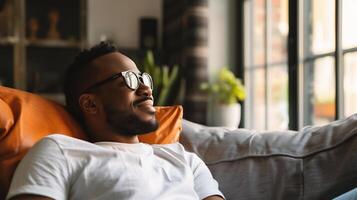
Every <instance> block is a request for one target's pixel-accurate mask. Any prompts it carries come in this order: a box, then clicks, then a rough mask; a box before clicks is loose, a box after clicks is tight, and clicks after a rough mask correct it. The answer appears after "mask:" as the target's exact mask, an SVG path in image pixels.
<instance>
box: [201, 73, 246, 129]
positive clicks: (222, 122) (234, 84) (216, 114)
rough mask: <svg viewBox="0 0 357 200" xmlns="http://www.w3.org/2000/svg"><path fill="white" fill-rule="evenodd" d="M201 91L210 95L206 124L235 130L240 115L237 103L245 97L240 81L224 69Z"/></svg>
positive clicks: (205, 84) (203, 85)
mask: <svg viewBox="0 0 357 200" xmlns="http://www.w3.org/2000/svg"><path fill="white" fill-rule="evenodd" d="M201 89H203V90H205V91H207V92H208V93H209V95H210V100H209V104H208V115H207V117H208V118H207V122H208V124H209V125H214V126H226V127H231V128H237V127H238V125H239V122H240V115H241V106H240V104H239V102H240V101H243V100H244V99H245V96H246V92H245V89H244V86H243V84H242V82H241V80H240V79H239V78H237V77H235V75H234V74H233V73H232V72H231V71H230V70H229V69H228V68H226V67H224V68H222V69H221V70H220V71H219V73H218V76H217V77H215V80H214V81H213V82H210V83H203V84H202V85H201Z"/></svg>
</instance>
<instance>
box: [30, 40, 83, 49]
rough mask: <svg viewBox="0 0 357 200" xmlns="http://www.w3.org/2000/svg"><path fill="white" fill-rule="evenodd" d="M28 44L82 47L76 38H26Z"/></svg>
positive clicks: (52, 46) (48, 46) (50, 46)
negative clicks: (30, 39)
mask: <svg viewBox="0 0 357 200" xmlns="http://www.w3.org/2000/svg"><path fill="white" fill-rule="evenodd" d="M25 44H26V45H27V46H34V47H47V48H80V47H81V44H80V42H78V41H75V40H36V41H29V40H26V42H25Z"/></svg>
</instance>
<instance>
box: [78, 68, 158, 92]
mask: <svg viewBox="0 0 357 200" xmlns="http://www.w3.org/2000/svg"><path fill="white" fill-rule="evenodd" d="M120 77H123V79H124V82H125V85H126V86H127V87H128V88H129V89H132V90H136V89H138V88H139V86H140V82H141V83H143V84H144V85H146V86H148V87H150V89H151V90H152V89H153V81H152V78H151V76H150V74H148V73H145V72H144V73H141V74H138V73H135V72H133V71H124V72H120V73H117V74H114V75H113V76H111V77H109V78H107V79H104V80H102V81H100V82H98V83H95V84H93V85H92V86H90V87H88V88H87V89H85V90H84V92H86V91H88V90H91V89H93V88H96V87H98V86H101V85H103V84H105V83H108V82H110V81H113V80H115V79H117V78H120Z"/></svg>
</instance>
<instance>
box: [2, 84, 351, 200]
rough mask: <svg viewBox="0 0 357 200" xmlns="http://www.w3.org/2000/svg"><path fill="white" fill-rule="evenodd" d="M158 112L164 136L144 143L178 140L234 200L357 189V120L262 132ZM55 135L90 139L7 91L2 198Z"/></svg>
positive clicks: (49, 110)
mask: <svg viewBox="0 0 357 200" xmlns="http://www.w3.org/2000/svg"><path fill="white" fill-rule="evenodd" d="M158 109H159V110H161V111H159V113H161V114H160V115H158V117H159V121H160V128H159V130H158V131H157V132H155V133H150V134H149V136H148V137H147V138H142V139H141V141H143V142H147V143H170V142H175V141H177V140H179V142H180V143H182V144H183V145H184V146H185V148H186V150H188V151H191V152H194V153H196V154H197V155H198V156H199V157H201V158H202V159H203V161H204V162H205V163H206V164H207V166H208V167H209V169H210V170H211V172H212V175H213V176H214V177H215V179H216V180H217V181H218V182H219V186H220V190H221V191H222V192H223V194H224V195H225V197H226V198H227V199H232V200H235V199H274V200H275V199H331V198H334V197H336V196H338V195H340V194H342V193H345V192H347V191H349V190H351V189H353V188H356V187H357V137H356V135H357V115H352V116H350V117H348V118H346V119H342V120H339V121H335V122H333V123H330V124H328V125H325V126H320V127H318V126H311V127H305V128H303V129H302V130H301V131H299V132H294V131H280V132H279V131H274V132H259V131H255V130H247V129H235V130H231V129H228V128H225V127H208V126H204V125H200V124H197V123H193V122H190V121H187V120H185V119H182V108H181V107H167V108H158ZM39 127H40V128H39ZM50 133H63V134H66V135H70V136H72V137H78V138H81V139H84V140H87V138H86V136H85V133H84V132H83V130H81V128H80V127H79V126H78V124H76V122H75V121H74V120H73V119H71V117H70V115H69V114H68V113H67V112H66V111H65V109H64V107H63V106H61V105H59V104H57V103H54V102H52V101H49V100H46V99H43V98H42V97H40V96H38V95H35V94H31V93H27V92H23V91H19V90H14V89H11V88H5V87H1V86H0V147H1V148H0V172H1V174H0V199H4V198H5V195H6V193H7V189H8V186H9V182H10V180H11V176H12V174H13V171H14V170H15V168H16V165H17V164H18V162H19V161H20V160H21V158H22V157H23V156H24V155H25V153H26V152H27V151H28V149H29V148H31V146H32V145H33V144H34V143H35V142H36V141H38V140H40V139H41V138H42V137H44V136H46V135H48V134H50ZM150 137H151V138H150Z"/></svg>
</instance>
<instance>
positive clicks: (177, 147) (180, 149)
mask: <svg viewBox="0 0 357 200" xmlns="http://www.w3.org/2000/svg"><path fill="white" fill-rule="evenodd" d="M152 147H153V148H154V149H170V150H172V151H177V152H185V148H184V147H183V145H182V144H180V143H178V142H176V143H172V144H154V145H152Z"/></svg>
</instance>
